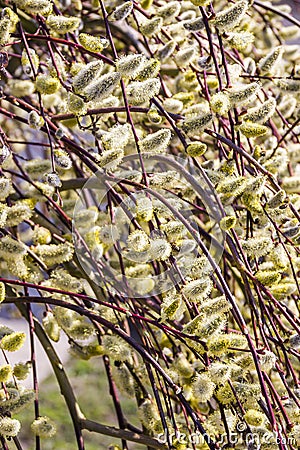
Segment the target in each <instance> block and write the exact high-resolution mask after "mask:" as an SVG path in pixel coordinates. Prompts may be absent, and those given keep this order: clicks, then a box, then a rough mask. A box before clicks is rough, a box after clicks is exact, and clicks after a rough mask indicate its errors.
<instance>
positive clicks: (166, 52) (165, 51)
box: [158, 41, 176, 62]
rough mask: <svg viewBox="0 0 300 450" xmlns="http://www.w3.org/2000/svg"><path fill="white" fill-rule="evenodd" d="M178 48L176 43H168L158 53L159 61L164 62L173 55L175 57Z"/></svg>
mask: <svg viewBox="0 0 300 450" xmlns="http://www.w3.org/2000/svg"><path fill="white" fill-rule="evenodd" d="M175 48H176V42H174V41H169V42H167V43H166V44H165V45H164V46H163V47H162V48H161V49H160V50H159V51H158V59H159V60H160V61H162V62H164V61H165V60H166V59H168V58H169V57H170V56H171V55H173V53H174V51H175Z"/></svg>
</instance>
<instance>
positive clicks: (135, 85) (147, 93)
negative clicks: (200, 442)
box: [126, 78, 160, 105]
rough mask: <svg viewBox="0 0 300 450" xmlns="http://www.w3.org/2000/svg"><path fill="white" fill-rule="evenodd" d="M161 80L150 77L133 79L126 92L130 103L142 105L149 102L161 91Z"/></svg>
mask: <svg viewBox="0 0 300 450" xmlns="http://www.w3.org/2000/svg"><path fill="white" fill-rule="evenodd" d="M159 90H160V81H159V79H158V78H149V79H147V80H145V81H133V82H132V83H130V84H129V85H128V86H127V89H126V93H127V98H128V101H129V103H131V104H132V105H141V104H142V103H147V102H149V100H150V99H151V98H153V97H154V96H155V95H157V94H158V93H159Z"/></svg>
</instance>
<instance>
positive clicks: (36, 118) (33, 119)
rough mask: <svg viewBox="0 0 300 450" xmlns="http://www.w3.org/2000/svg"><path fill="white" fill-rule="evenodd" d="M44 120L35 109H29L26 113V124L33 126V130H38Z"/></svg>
mask: <svg viewBox="0 0 300 450" xmlns="http://www.w3.org/2000/svg"><path fill="white" fill-rule="evenodd" d="M44 123H45V121H44V119H43V118H42V116H40V115H39V114H38V113H37V112H36V111H30V113H29V114H28V124H29V126H30V128H34V129H35V130H39V129H40V128H41V127H42V126H43V125H44Z"/></svg>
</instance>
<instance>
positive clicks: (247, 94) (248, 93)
mask: <svg viewBox="0 0 300 450" xmlns="http://www.w3.org/2000/svg"><path fill="white" fill-rule="evenodd" d="M260 87H261V85H260V83H256V82H253V83H250V84H246V85H243V86H241V87H239V88H231V89H228V91H227V92H228V95H229V100H230V102H231V103H232V104H233V105H237V106H240V105H244V104H245V103H248V102H249V101H250V100H251V99H252V98H253V96H254V95H256V94H257V93H258V91H259V90H260Z"/></svg>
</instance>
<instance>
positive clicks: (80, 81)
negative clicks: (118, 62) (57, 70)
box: [73, 61, 103, 94]
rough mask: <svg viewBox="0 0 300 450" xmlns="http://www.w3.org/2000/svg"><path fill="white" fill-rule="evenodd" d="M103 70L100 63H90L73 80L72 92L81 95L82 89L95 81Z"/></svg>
mask: <svg viewBox="0 0 300 450" xmlns="http://www.w3.org/2000/svg"><path fill="white" fill-rule="evenodd" d="M102 68H103V62H102V61H92V62H90V63H89V64H87V65H86V66H84V67H83V68H82V69H81V70H79V72H78V73H77V75H75V77H74V78H73V89H74V92H76V93H77V94H78V93H82V92H83V91H84V89H85V88H86V87H87V86H88V85H89V84H90V83H91V82H92V81H93V80H95V79H96V78H97V77H98V75H99V74H100V72H101V70H102Z"/></svg>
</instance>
